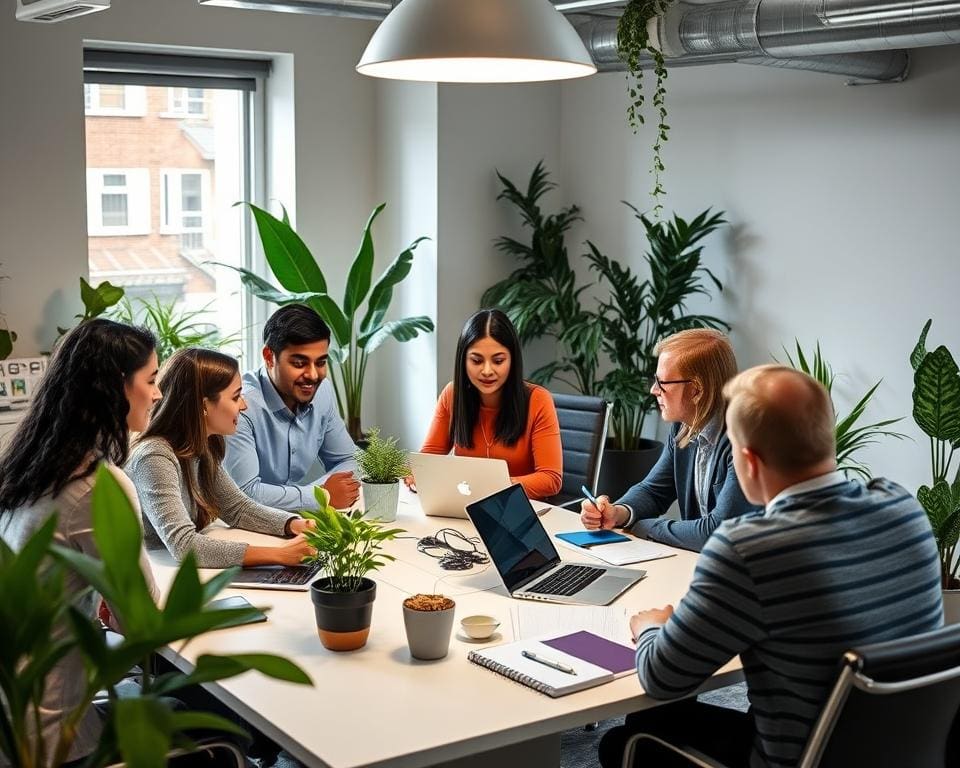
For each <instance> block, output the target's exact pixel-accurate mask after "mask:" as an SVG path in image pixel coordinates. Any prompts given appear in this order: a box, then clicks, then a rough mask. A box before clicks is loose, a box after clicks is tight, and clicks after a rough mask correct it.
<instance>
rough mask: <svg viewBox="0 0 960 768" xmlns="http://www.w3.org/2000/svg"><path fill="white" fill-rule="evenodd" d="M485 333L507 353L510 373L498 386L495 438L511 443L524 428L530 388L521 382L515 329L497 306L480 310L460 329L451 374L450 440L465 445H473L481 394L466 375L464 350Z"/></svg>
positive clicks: (520, 354) (466, 446) (519, 357)
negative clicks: (500, 393) (498, 404)
mask: <svg viewBox="0 0 960 768" xmlns="http://www.w3.org/2000/svg"><path fill="white" fill-rule="evenodd" d="M487 336H489V337H490V338H491V339H493V340H494V341H496V342H497V343H498V344H502V345H503V346H505V347H506V348H507V350H508V351H509V352H510V373H509V374H508V375H507V380H506V381H505V382H504V384H503V388H502V389H501V392H502V395H501V399H500V412H499V413H498V414H497V421H496V428H495V429H494V440H498V441H500V442H501V443H503V444H504V445H514V444H515V443H516V442H517V440H519V439H520V436H521V435H522V434H523V433H524V430H526V428H527V412H528V410H529V407H530V390H529V389H528V388H527V385H526V384H525V383H524V381H523V353H522V352H521V351H520V338H519V337H518V336H517V329H516V328H514V327H513V323H511V322H510V318H509V317H507V316H506V315H505V314H504V313H503V312H501V311H500V310H499V309H481V310H480V311H479V312H477V313H476V314H474V315H473V316H472V317H471V318H470V319H469V320H467V322H466V324H465V325H464V326H463V330H462V331H461V332H460V340H459V341H458V342H457V364H456V369H455V371H454V374H453V419H452V420H451V421H450V439H451V441H452V442H453V443H454V444H456V445H460V446H463V447H464V448H473V430H474V429H475V428H476V426H477V419H479V418H480V393H479V392H478V391H477V388H476V387H474V386H473V384H471V383H470V378H469V377H468V376H467V350H469V349H470V347H472V346H473V345H474V344H476V343H477V342H478V341H480V340H481V339H484V338H486V337H487Z"/></svg>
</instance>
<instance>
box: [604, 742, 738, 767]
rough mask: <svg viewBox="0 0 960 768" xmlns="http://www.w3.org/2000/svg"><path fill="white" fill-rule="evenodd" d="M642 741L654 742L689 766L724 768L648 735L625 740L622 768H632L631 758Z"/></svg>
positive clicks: (702, 756) (701, 755)
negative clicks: (687, 762)
mask: <svg viewBox="0 0 960 768" xmlns="http://www.w3.org/2000/svg"><path fill="white" fill-rule="evenodd" d="M643 739H647V740H649V741H653V742H656V743H657V744H659V745H660V746H661V747H663V748H664V749H668V750H670V751H671V752H673V753H675V754H677V755H679V756H680V757H682V758H684V759H686V760H688V761H689V762H690V764H691V765H695V766H698V768H726V766H724V765H723V763H718V762H717V761H716V760H713V759H711V758H710V757H708V756H707V755H704V754H702V753H700V752H697V751H696V750H695V749H690V748H689V747H685V748H684V749H681V748H680V747H676V746H674V745H673V744H670V743H669V742H666V741H664V740H663V739H660V738H657V737H656V736H651V735H650V734H649V733H635V734H633V736H631V737H630V738H629V739H627V743H626V744H625V745H624V749H623V768H633V757H634V753H635V752H636V750H637V744H638V743H639V742H640V741H641V740H643Z"/></svg>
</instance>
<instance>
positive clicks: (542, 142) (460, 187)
mask: <svg viewBox="0 0 960 768" xmlns="http://www.w3.org/2000/svg"><path fill="white" fill-rule="evenodd" d="M438 125H439V131H438V141H439V151H438V157H439V160H438V168H439V174H440V176H439V178H440V182H439V193H438V203H439V204H438V220H439V228H440V234H439V240H438V243H437V245H438V249H437V254H438V257H437V262H438V263H437V271H438V285H439V288H438V301H437V306H438V319H439V321H440V322H439V328H438V334H437V360H438V367H437V378H436V382H437V389H438V391H439V390H440V389H442V388H443V386H444V385H445V384H446V383H447V382H448V381H450V380H451V379H452V378H453V365H454V355H455V352H456V347H457V339H458V338H459V336H460V330H461V328H462V327H463V324H464V322H465V321H466V319H467V318H468V317H469V316H470V315H471V314H473V312H475V311H476V310H477V309H479V308H480V297H481V295H482V294H483V292H484V291H485V290H486V289H487V288H488V287H490V286H491V285H492V284H493V283H495V282H497V281H498V280H501V279H502V278H503V277H505V276H506V274H508V273H509V272H510V271H511V270H512V269H514V268H515V266H516V265H515V264H514V262H513V259H512V257H511V258H507V257H506V256H504V255H503V254H501V253H499V252H498V251H496V250H495V249H494V246H493V241H494V239H495V238H497V237H499V236H502V235H511V236H515V237H527V238H529V230H526V232H525V233H522V232H521V229H520V220H519V217H518V216H517V214H516V212H515V210H514V209H513V208H512V207H511V206H509V205H508V204H507V203H505V202H503V201H499V202H498V201H497V199H496V198H497V195H498V194H499V193H500V190H501V185H500V181H499V180H498V179H497V176H496V171H497V170H499V171H500V173H502V174H503V175H504V176H506V177H507V178H509V179H511V180H512V181H513V182H514V183H516V184H517V185H518V186H523V187H525V186H526V182H527V179H528V178H529V176H530V172H531V171H532V170H533V167H534V165H536V163H537V161H538V160H541V159H543V160H545V161H546V164H547V167H548V168H550V169H555V173H554V180H555V181H558V182H559V181H561V178H560V173H559V166H560V88H559V86H558V85H556V84H553V83H548V84H534V85H470V86H465V85H446V86H441V87H440V101H439V114H438ZM553 197H554V199H555V200H556V201H557V202H559V201H560V200H559V195H555V196H553ZM525 362H526V361H525ZM525 367H526V369H527V370H532V367H531V366H530V365H526V366H525Z"/></svg>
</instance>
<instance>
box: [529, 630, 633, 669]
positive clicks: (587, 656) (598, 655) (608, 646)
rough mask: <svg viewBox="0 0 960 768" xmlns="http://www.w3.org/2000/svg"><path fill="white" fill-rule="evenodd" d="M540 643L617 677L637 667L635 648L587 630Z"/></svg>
mask: <svg viewBox="0 0 960 768" xmlns="http://www.w3.org/2000/svg"><path fill="white" fill-rule="evenodd" d="M540 642H541V643H543V644H544V645H549V646H550V647H551V648H556V649H557V650H558V651H563V652H564V653H568V654H570V655H571V656H576V657H577V658H578V659H582V660H583V661H588V662H590V663H591V664H595V665H596V666H598V667H602V668H603V669H606V670H608V671H609V672H612V673H613V674H615V675H618V674H620V673H621V672H626V671H627V670H628V669H633V668H634V666H635V665H636V661H635V651H634V649H633V648H630V647H628V646H626V645H621V644H620V643H615V642H613V641H612V640H607V639H606V638H605V637H599V636H598V635H595V634H593V633H592V632H587V631H585V630H584V631H580V632H574V633H573V634H572V635H563V636H562V637H555V638H553V639H552V640H541V641H540Z"/></svg>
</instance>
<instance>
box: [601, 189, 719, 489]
mask: <svg viewBox="0 0 960 768" xmlns="http://www.w3.org/2000/svg"><path fill="white" fill-rule="evenodd" d="M625 204H626V205H627V206H628V207H629V208H630V209H631V210H633V212H634V215H635V216H636V218H637V219H638V220H639V221H640V222H641V223H642V224H643V227H644V230H645V232H646V235H647V242H648V243H649V246H650V249H649V251H648V252H647V253H646V254H644V260H645V261H646V263H647V266H648V267H649V269H650V276H649V277H647V278H645V279H643V280H641V279H640V278H639V277H638V276H637V275H635V274H634V273H633V272H632V271H631V270H630V269H629V268H625V267H622V266H621V265H620V264H619V263H618V262H617V261H615V260H614V259H610V258H609V257H607V256H604V255H603V254H602V253H600V251H599V249H598V248H597V246H596V245H594V244H593V243H592V242H590V241H589V240H588V241H587V247H588V248H589V249H590V250H589V253H587V254H586V255H585V257H586V259H587V260H588V261H589V262H590V268H591V269H592V270H596V271H597V272H598V273H599V274H600V276H601V278H602V279H603V281H604V282H605V283H606V284H607V285H608V286H609V288H610V296H609V298H607V299H606V300H604V301H602V302H601V303H600V311H599V314H598V317H597V320H598V325H599V328H600V330H601V339H602V342H601V345H602V349H603V351H604V352H605V353H606V355H607V358H608V359H609V361H610V364H611V369H610V371H609V373H607V374H606V375H605V376H604V377H603V378H602V379H600V380H599V381H598V382H597V393H598V394H601V395H602V396H603V397H605V398H606V399H607V400H609V401H610V402H612V403H613V412H612V414H611V433H612V438H611V441H610V443H609V444H608V447H607V450H606V451H605V452H604V456H603V462H602V464H601V466H600V482H599V488H600V490H601V491H603V493H606V494H608V495H609V496H610V497H611V498H618V497H619V496H620V495H622V494H623V493H625V492H626V490H627V489H628V488H629V487H630V486H631V485H633V484H634V483H635V482H637V481H639V480H642V479H643V478H644V477H645V476H646V474H647V472H649V471H650V468H651V467H652V466H653V464H654V463H655V462H656V460H657V458H658V457H659V455H660V451H661V450H662V444H660V443H659V442H657V441H655V440H649V439H647V438H644V437H643V436H642V434H643V427H644V423H645V421H646V418H647V415H648V414H649V413H650V412H651V411H653V410H655V408H656V398H655V397H654V396H653V395H652V394H651V393H650V382H651V381H652V380H653V376H654V374H655V373H656V370H657V356H656V355H655V354H654V349H655V348H656V345H657V342H659V341H660V340H661V339H663V338H666V337H667V336H670V335H671V334H674V333H676V332H678V331H682V330H684V329H687V328H697V327H707V328H720V329H724V330H726V329H728V328H729V327H730V326H729V325H728V324H727V323H726V322H724V321H723V320H721V319H720V318H718V317H714V316H713V315H702V314H689V313H687V311H686V302H687V300H688V299H689V298H690V297H691V296H694V295H695V294H704V295H707V296H709V295H710V291H709V288H708V286H707V284H706V283H705V281H704V276H706V277H707V278H709V280H710V282H711V283H712V284H713V286H714V287H716V289H717V290H718V291H722V290H723V285H722V284H721V283H720V281H719V280H718V279H717V278H716V276H715V275H714V274H713V273H712V272H711V271H710V270H709V269H708V268H707V267H706V266H705V265H704V264H703V260H702V258H701V254H702V251H703V246H702V245H699V243H700V241H701V240H703V238H705V237H706V236H707V235H709V234H710V233H711V232H713V231H714V230H716V229H717V228H718V227H720V226H721V225H722V224H724V223H725V219H724V218H723V212H722V211H721V212H719V213H715V214H712V215H711V213H710V209H709V208H708V209H707V210H706V211H703V213H701V214H699V215H698V216H696V217H695V218H694V219H693V220H692V221H689V222H687V221H686V220H684V219H682V218H681V217H680V216H678V215H676V214H674V216H673V219H672V220H671V221H651V220H650V219H648V218H647V217H646V216H645V215H644V214H642V213H641V212H640V211H638V210H637V209H636V208H635V207H634V206H632V205H630V203H625Z"/></svg>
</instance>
